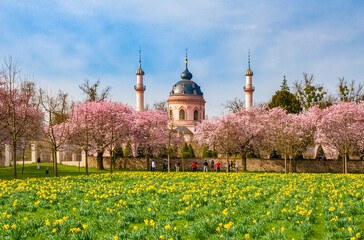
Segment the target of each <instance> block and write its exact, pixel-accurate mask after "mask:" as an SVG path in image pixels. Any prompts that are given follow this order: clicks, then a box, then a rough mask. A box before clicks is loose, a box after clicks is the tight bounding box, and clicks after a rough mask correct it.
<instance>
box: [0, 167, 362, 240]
mask: <svg viewBox="0 0 364 240" xmlns="http://www.w3.org/2000/svg"><path fill="white" fill-rule="evenodd" d="M0 227H1V229H0V239H362V237H363V229H364V175H351V174H348V175H340V174H289V175H284V174H280V173H239V174H235V173H219V174H216V173H208V174H203V173H179V174H176V173H171V174H163V173H154V174H152V173H149V172H119V173H114V174H101V175H91V176H76V177H60V178H42V179H39V178H38V179H37V178H32V179H26V180H12V181H5V180H0Z"/></svg>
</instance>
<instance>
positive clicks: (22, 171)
mask: <svg viewBox="0 0 364 240" xmlns="http://www.w3.org/2000/svg"><path fill="white" fill-rule="evenodd" d="M24 166H25V147H24V148H23V166H22V168H21V175H23V174H24Z"/></svg>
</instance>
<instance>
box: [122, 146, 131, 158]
mask: <svg viewBox="0 0 364 240" xmlns="http://www.w3.org/2000/svg"><path fill="white" fill-rule="evenodd" d="M123 154H124V157H132V151H131V146H130V143H129V142H128V143H127V144H126V146H125V148H124V152H123Z"/></svg>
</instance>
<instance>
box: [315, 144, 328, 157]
mask: <svg viewBox="0 0 364 240" xmlns="http://www.w3.org/2000/svg"><path fill="white" fill-rule="evenodd" d="M316 160H326V156H325V152H324V149H323V148H322V146H321V144H320V145H319V146H318V148H317V151H316Z"/></svg>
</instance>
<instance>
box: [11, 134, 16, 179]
mask: <svg viewBox="0 0 364 240" xmlns="http://www.w3.org/2000/svg"><path fill="white" fill-rule="evenodd" d="M12 151H13V173H14V179H16V178H17V172H16V142H15V141H14V142H13V149H12Z"/></svg>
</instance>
